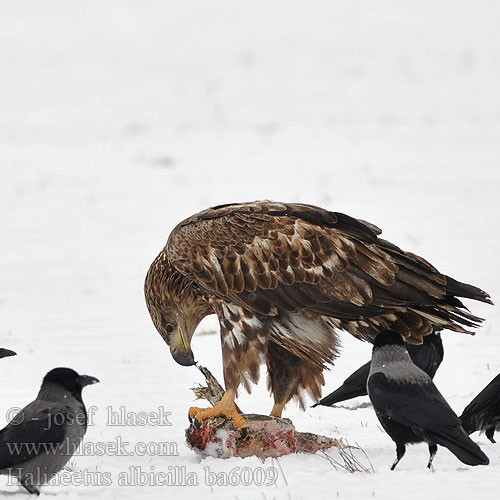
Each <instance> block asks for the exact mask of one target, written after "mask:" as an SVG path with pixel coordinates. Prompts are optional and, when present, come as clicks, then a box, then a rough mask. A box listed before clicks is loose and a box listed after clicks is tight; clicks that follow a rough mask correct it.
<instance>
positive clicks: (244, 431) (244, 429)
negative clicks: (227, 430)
mask: <svg viewBox="0 0 500 500" xmlns="http://www.w3.org/2000/svg"><path fill="white" fill-rule="evenodd" d="M247 436H248V427H242V428H241V433H240V435H239V436H238V438H237V439H236V441H238V442H239V443H242V442H243V441H245V439H246V438H247Z"/></svg>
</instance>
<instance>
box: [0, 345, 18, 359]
mask: <svg viewBox="0 0 500 500" xmlns="http://www.w3.org/2000/svg"><path fill="white" fill-rule="evenodd" d="M9 356H17V352H14V351H11V350H10V349H4V348H3V347H2V348H0V358H7V357H9Z"/></svg>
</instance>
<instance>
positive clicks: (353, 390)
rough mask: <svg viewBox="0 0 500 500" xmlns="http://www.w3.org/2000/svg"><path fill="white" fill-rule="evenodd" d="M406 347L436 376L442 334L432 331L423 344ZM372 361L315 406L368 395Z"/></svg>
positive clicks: (421, 366)
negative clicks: (367, 384) (367, 383)
mask: <svg viewBox="0 0 500 500" xmlns="http://www.w3.org/2000/svg"><path fill="white" fill-rule="evenodd" d="M405 345H406V349H407V350H408V354H409V355H410V358H411V359H412V361H413V362H414V363H415V364H416V365H417V366H418V367H419V368H420V369H422V370H424V372H425V373H427V375H429V376H430V377H431V378H434V375H435V374H436V371H437V369H438V368H439V365H440V364H441V361H443V356H444V350H443V342H442V340H441V334H440V333H439V332H435V331H434V332H432V333H431V334H429V335H426V336H425V337H423V344H421V345H414V344H406V343H405ZM370 364H371V361H368V363H366V364H364V365H363V366H361V367H360V368H358V369H357V370H356V371H355V372H354V373H353V374H352V375H350V376H349V377H348V378H346V379H345V380H344V383H343V384H342V385H341V386H340V387H339V388H338V389H336V390H335V391H333V392H331V393H330V394H328V396H325V397H324V398H323V399H322V400H321V401H319V402H318V403H316V404H315V405H313V408H314V407H316V406H318V405H322V406H333V405H334V404H336V403H340V402H341V401H347V400H348V399H352V398H357V397H359V396H366V395H367V394H368V393H367V392H366V381H367V380H368V374H369V373H370Z"/></svg>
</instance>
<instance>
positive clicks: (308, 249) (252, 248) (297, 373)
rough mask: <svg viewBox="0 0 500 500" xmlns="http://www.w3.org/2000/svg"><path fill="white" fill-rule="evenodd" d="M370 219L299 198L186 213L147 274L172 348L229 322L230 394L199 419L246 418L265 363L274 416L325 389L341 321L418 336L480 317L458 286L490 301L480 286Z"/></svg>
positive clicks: (361, 331)
mask: <svg viewBox="0 0 500 500" xmlns="http://www.w3.org/2000/svg"><path fill="white" fill-rule="evenodd" d="M380 234H381V231H380V229H378V228H377V227H376V226H374V225H373V224H370V223H368V222H365V221H363V220H358V219H354V218H352V217H349V216H347V215H344V214H342V213H338V212H330V211H328V210H324V209H322V208H319V207H316V206H312V205H305V204H299V203H277V202H272V201H255V202H251V203H236V204H229V205H221V206H218V207H213V208H209V209H207V210H204V211H203V212H200V213H198V214H196V215H193V216H192V217H189V218H188V219H186V220H184V221H183V222H181V223H180V224H179V225H178V226H177V227H176V228H175V229H174V230H173V231H172V233H171V234H170V237H169V238H168V242H167V244H166V246H165V247H164V249H163V250H162V251H161V253H160V254H159V255H158V257H157V258H156V259H155V260H154V262H153V263H152V264H151V267H150V269H149V272H148V274H147V277H146V282H145V296H146V302H147V306H148V309H149V312H150V314H151V317H152V319H153V322H154V324H155V326H156V328H157V330H158V331H159V332H160V334H161V336H162V337H163V339H164V340H165V342H166V343H167V344H168V345H169V347H170V350H171V353H172V356H173V357H174V359H175V360H176V361H177V362H178V363H180V364H182V365H192V364H194V357H193V353H192V351H191V347H190V340H191V337H192V336H193V334H194V331H195V329H196V327H197V326H198V324H199V322H200V321H201V320H202V319H203V318H204V317H205V316H207V315H209V314H213V313H215V314H216V315H217V317H218V319H219V323H220V334H221V343H222V356H223V364H224V381H225V385H226V394H225V396H224V398H223V399H222V400H221V402H220V403H219V404H217V405H216V406H215V407H214V408H210V409H207V410H200V409H198V408H192V409H191V410H190V415H191V417H195V418H196V419H197V420H198V421H200V420H202V419H205V418H208V417H211V416H214V415H223V416H226V418H232V419H233V421H234V422H235V424H236V425H237V426H238V427H243V426H244V419H243V418H242V417H241V416H240V415H238V413H237V412H236V409H235V405H234V398H235V396H236V391H237V388H238V386H239V385H240V384H243V385H244V386H245V387H246V388H247V389H248V390H249V387H250V382H257V380H258V377H259V365H260V363H261V362H265V363H266V365H267V370H268V385H269V389H270V390H271V392H272V393H273V395H274V406H273V409H272V412H271V415H273V416H281V413H282V410H283V407H284V406H285V404H286V403H287V402H288V401H289V400H290V399H291V398H292V397H296V398H297V399H298V400H299V402H300V404H301V405H303V400H302V397H301V396H302V394H303V392H304V391H306V392H308V393H309V394H310V395H311V396H312V398H314V399H315V400H318V399H319V398H320V396H321V386H322V385H323V384H324V379H323V374H322V372H323V370H324V369H325V367H326V365H327V364H328V363H332V362H333V360H334V359H335V357H336V355H337V353H338V349H339V341H338V337H337V331H338V330H346V331H348V332H349V333H351V334H352V335H354V336H355V337H358V338H360V339H363V340H368V341H370V342H371V341H373V340H374V338H375V337H376V335H377V333H379V332H380V331H383V330H386V329H389V328H390V329H392V330H396V331H398V332H399V333H400V334H401V335H402V336H403V337H404V339H405V340H406V342H409V343H414V344H420V343H421V342H422V337H423V336H425V335H427V334H429V333H431V332H432V331H433V327H435V328H436V329H437V330H439V329H449V330H454V331H457V332H465V333H471V332H470V331H468V330H467V329H468V328H475V327H477V326H478V325H479V324H480V323H481V321H482V319H481V318H478V317H477V316H474V315H473V314H471V313H470V312H469V311H468V310H467V309H466V308H465V307H464V305H463V304H462V302H461V301H460V299H459V297H465V298H468V299H474V300H479V301H481V302H487V303H490V304H491V303H492V302H491V300H490V299H489V295H488V294H487V293H485V292H483V291H482V290H480V289H479V288H476V287H474V286H472V285H467V284H464V283H460V282H459V281H456V280H454V279H453V278H450V277H448V276H446V275H444V274H441V273H440V272H439V271H438V270H437V269H435V268H434V267H433V266H432V265H431V264H429V263H428V262H427V261H426V260H424V259H423V258H421V257H419V256H417V255H414V254H412V253H410V252H405V251H403V250H401V249H400V248H399V247H397V246H396V245H394V244H392V243H390V242H388V241H385V240H383V239H381V238H380V237H379V235H380Z"/></svg>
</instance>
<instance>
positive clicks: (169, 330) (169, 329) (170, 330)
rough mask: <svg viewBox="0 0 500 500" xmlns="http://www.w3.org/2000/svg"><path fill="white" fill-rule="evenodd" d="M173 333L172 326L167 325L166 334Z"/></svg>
mask: <svg viewBox="0 0 500 500" xmlns="http://www.w3.org/2000/svg"><path fill="white" fill-rule="evenodd" d="M173 331H174V325H171V324H170V323H168V324H167V333H172V332H173Z"/></svg>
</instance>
